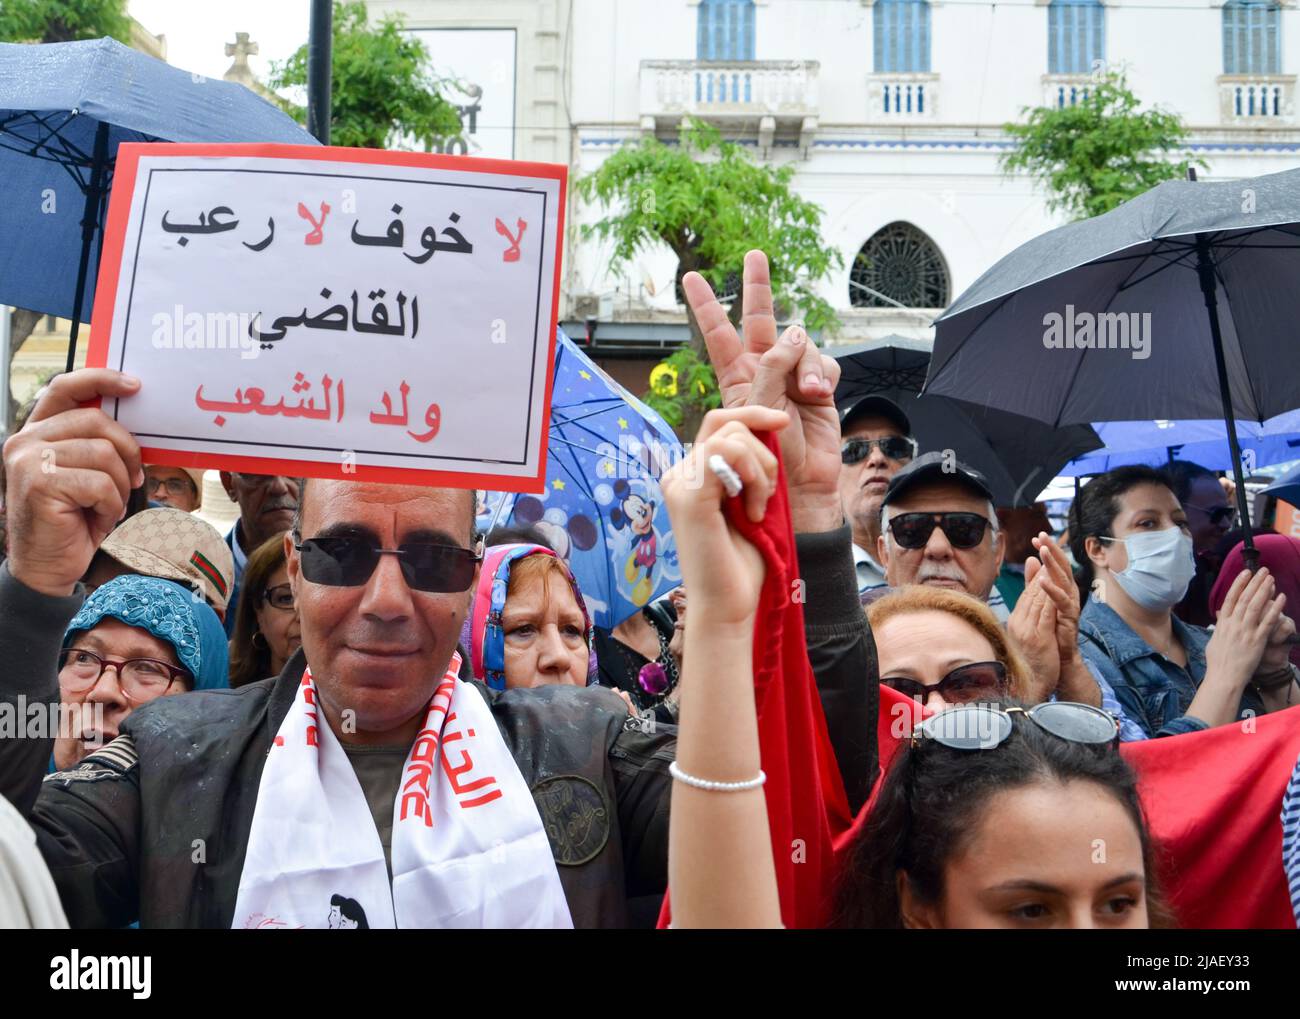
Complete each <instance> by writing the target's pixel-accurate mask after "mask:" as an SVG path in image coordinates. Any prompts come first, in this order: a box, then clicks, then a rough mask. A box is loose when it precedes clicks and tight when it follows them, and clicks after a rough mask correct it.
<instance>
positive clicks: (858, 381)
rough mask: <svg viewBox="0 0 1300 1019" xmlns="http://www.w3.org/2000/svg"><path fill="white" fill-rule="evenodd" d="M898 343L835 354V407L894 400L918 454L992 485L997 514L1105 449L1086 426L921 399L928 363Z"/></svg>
mask: <svg viewBox="0 0 1300 1019" xmlns="http://www.w3.org/2000/svg"><path fill="white" fill-rule="evenodd" d="M893 339H894V338H893V337H886V338H885V339H884V340H883V341H881V342H882V343H884V344H886V345H885V346H876V345H871V346H863V347H856V348H853V349H850V350H846V351H844V352H842V353H840V352H835V354H836V358H835V359H836V360H837V361H838V362H839V365H840V382H839V385H838V386H837V387H836V389H835V403H836V405H837V406H838V407H840V408H841V410H843V409H844V408H846V407H848V406H849V405H850V404H852V403H854V402H855V401H857V400H859V399H861V398H862V397H864V396H868V395H873V394H874V395H879V396H886V397H888V398H889V399H891V400H893V401H894V403H896V404H898V406H899V408H900V409H901V410H902V411H903V413H904V414H906V415H907V418H908V420H909V421H910V422H911V424H912V432H913V436H914V437H915V439H916V441H917V445H918V446H919V448H920V452H922V453H928V452H930V451H932V450H944V449H951V450H952V451H953V452H954V454H955V455H956V458H957V459H958V460H960V461H961V462H962V463H965V464H969V465H970V466H971V467H974V468H976V469H977V470H979V471H980V472H982V473H983V474H984V476H985V477H987V478H988V479H989V482H990V484H991V485H992V487H993V497H994V501H995V502H996V503H997V504H998V505H999V506H1005V507H1011V506H1026V505H1030V504H1032V503H1033V502H1034V499H1035V498H1036V496H1037V494H1038V492H1039V491H1040V490H1041V489H1043V488H1044V487H1045V486H1046V485H1047V484H1048V482H1050V481H1051V479H1052V477H1053V476H1054V475H1056V474H1058V473H1059V472H1060V470H1061V469H1062V467H1063V466H1064V465H1065V464H1066V462H1067V461H1069V460H1070V459H1071V458H1073V457H1078V456H1080V455H1082V454H1084V453H1087V452H1088V451H1089V450H1094V449H1097V448H1098V447H1099V446H1100V445H1101V440H1100V439H1099V438H1098V437H1097V434H1096V433H1095V432H1094V431H1093V430H1092V428H1090V427H1089V426H1088V425H1070V426H1069V427H1065V428H1045V427H1043V425H1042V424H1041V423H1040V422H1037V421H1033V420H1031V419H1029V418H1026V417H1023V416H1021V415H1019V414H1011V413H1008V412H1006V411H1001V410H992V409H990V408H988V407H980V406H978V405H976V404H971V403H965V402H963V401H960V400H952V399H949V398H947V397H943V396H922V395H920V392H921V386H922V383H924V381H925V373H926V370H927V369H928V367H929V364H930V355H929V353H928V352H927V351H924V350H917V349H911V348H906V347H901V346H897V345H895V344H893V343H891V342H890V341H891V340H893Z"/></svg>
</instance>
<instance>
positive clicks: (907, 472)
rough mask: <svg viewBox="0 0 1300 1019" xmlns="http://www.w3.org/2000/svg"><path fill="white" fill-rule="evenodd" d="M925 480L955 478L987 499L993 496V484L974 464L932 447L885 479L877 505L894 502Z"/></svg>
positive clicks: (991, 498) (948, 479)
mask: <svg viewBox="0 0 1300 1019" xmlns="http://www.w3.org/2000/svg"><path fill="white" fill-rule="evenodd" d="M929 481H956V482H957V483H958V484H962V485H965V486H966V487H967V488H969V489H970V490H971V491H973V492H976V493H977V494H979V495H981V496H983V497H984V498H985V499H988V500H989V501H990V502H991V501H992V500H993V488H992V487H991V486H990V485H989V481H988V478H986V477H985V476H984V475H983V474H981V473H980V472H979V471H977V470H976V469H975V468H974V467H970V466H968V465H966V464H964V463H962V462H961V461H960V460H954V459H953V458H952V457H950V456H949V455H948V454H947V453H945V452H942V451H940V450H932V451H931V452H929V453H922V454H921V455H920V456H918V457H917V458H916V459H915V460H913V461H912V462H911V463H909V464H907V465H906V466H904V467H902V468H900V469H899V471H898V473H896V474H895V475H894V476H893V477H892V478H890V479H889V487H888V488H886V489H885V498H884V499H882V500H881V506H888V505H889V504H890V503H891V502H896V501H897V500H898V499H899V498H901V497H902V495H903V494H904V493H905V492H907V491H909V490H910V489H913V488H916V487H917V486H918V485H923V484H925V483H926V482H929Z"/></svg>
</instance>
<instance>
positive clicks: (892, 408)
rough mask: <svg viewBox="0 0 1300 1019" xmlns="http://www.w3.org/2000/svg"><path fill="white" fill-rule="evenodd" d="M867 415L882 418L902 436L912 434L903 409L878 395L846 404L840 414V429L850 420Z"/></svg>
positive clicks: (887, 398) (885, 397)
mask: <svg viewBox="0 0 1300 1019" xmlns="http://www.w3.org/2000/svg"><path fill="white" fill-rule="evenodd" d="M867 415H874V416H875V417H882V418H884V419H885V420H886V421H888V422H889V423H890V424H892V425H893V426H894V427H895V428H897V429H898V430H899V431H900V432H902V433H903V434H904V435H908V436H910V435H911V434H912V422H910V421H908V420H907V415H906V414H904V413H903V409H902V408H901V407H900V406H899V405H898V404H896V403H895V402H894V401H893V400H891V399H890V398H889V397H887V396H880V395H872V396H864V397H862V398H861V399H860V400H854V401H853V402H852V403H850V404H848V405H847V406H846V407H845V408H844V409H843V410H842V411H841V412H840V429H841V430H843V429H844V427H845V426H846V425H847V424H848V423H849V421H850V419H852V418H858V417H866V416H867Z"/></svg>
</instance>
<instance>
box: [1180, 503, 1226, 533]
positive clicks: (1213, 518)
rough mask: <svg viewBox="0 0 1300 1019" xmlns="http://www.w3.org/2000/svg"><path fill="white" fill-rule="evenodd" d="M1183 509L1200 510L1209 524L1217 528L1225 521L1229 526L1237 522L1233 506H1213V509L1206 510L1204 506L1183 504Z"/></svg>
mask: <svg viewBox="0 0 1300 1019" xmlns="http://www.w3.org/2000/svg"><path fill="white" fill-rule="evenodd" d="M1183 508H1184V509H1194V510H1200V511H1201V512H1202V513H1204V514H1205V515H1206V516H1207V517H1209V518H1210V523H1212V524H1213V525H1214V526H1215V527H1219V526H1221V525H1222V524H1223V522H1224V521H1225V520H1226V521H1227V522H1228V524H1229V526H1231V525H1232V524H1235V523H1236V522H1237V508H1236V507H1235V506H1215V507H1214V509H1206V508H1205V507H1204V506H1198V505H1196V503H1194V502H1188V503H1184V504H1183Z"/></svg>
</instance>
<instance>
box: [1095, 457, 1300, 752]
mask: <svg viewBox="0 0 1300 1019" xmlns="http://www.w3.org/2000/svg"><path fill="white" fill-rule="evenodd" d="M1070 548H1071V551H1072V552H1073V553H1074V558H1075V560H1076V561H1077V562H1078V563H1080V564H1081V571H1082V576H1081V578H1080V579H1081V582H1082V584H1083V586H1084V587H1085V589H1086V590H1088V591H1089V592H1090V597H1089V598H1088V603H1087V605H1086V606H1084V609H1083V611H1082V613H1080V616H1079V645H1080V650H1081V652H1082V654H1083V657H1084V659H1085V661H1087V662H1088V663H1089V664H1090V665H1091V666H1093V669H1094V672H1096V673H1097V674H1098V677H1099V679H1100V681H1101V684H1102V686H1103V692H1108V691H1106V690H1105V688H1106V687H1107V686H1109V687H1110V689H1111V690H1112V691H1113V693H1114V696H1115V697H1116V699H1118V701H1119V703H1120V704H1121V705H1122V706H1123V708H1124V713H1125V714H1126V715H1127V716H1128V718H1129V719H1130V720H1131V721H1132V722H1134V723H1136V724H1137V725H1138V726H1139V727H1140V728H1141V729H1142V731H1143V732H1144V733H1145V734H1146V735H1147V736H1172V735H1177V734H1179V733H1184V732H1191V731H1193V730H1196V729H1204V728H1208V727H1210V726H1215V725H1225V724H1227V723H1229V722H1231V721H1233V720H1234V719H1236V718H1238V717H1250V716H1251V715H1258V714H1263V713H1265V712H1269V711H1276V710H1280V709H1282V708H1285V707H1287V706H1289V705H1291V704H1300V689H1297V686H1296V681H1295V674H1294V673H1293V670H1292V668H1291V666H1290V663H1289V661H1288V651H1289V648H1290V645H1289V644H1288V643H1287V638H1288V637H1289V636H1290V635H1292V634H1293V633H1294V632H1295V626H1294V624H1293V623H1292V622H1291V621H1290V620H1289V619H1288V618H1287V617H1286V616H1284V615H1283V614H1282V608H1283V605H1284V604H1285V602H1286V598H1285V596H1284V595H1278V594H1277V593H1276V590H1275V585H1274V581H1273V577H1272V575H1271V574H1270V573H1269V572H1268V570H1267V569H1261V570H1260V571H1259V572H1258V573H1256V574H1254V575H1253V576H1252V575H1251V574H1250V573H1248V572H1243V573H1242V574H1241V575H1239V576H1238V577H1237V578H1236V580H1234V581H1233V584H1232V586H1231V588H1230V589H1229V590H1228V594H1227V596H1226V597H1225V599H1224V602H1223V607H1222V609H1221V610H1220V611H1219V616H1218V620H1217V622H1216V625H1215V628H1214V630H1213V631H1210V630H1205V629H1203V628H1201V627H1199V626H1191V625H1189V624H1187V623H1184V622H1182V621H1181V620H1180V619H1177V618H1175V617H1174V615H1173V608H1174V606H1175V605H1177V604H1178V602H1179V601H1181V600H1182V597H1183V595H1184V594H1185V593H1186V591H1187V585H1188V583H1189V582H1190V581H1191V579H1192V575H1193V573H1194V572H1195V570H1196V564H1195V561H1194V559H1193V557H1192V539H1191V534H1190V530H1189V528H1188V523H1187V516H1186V514H1185V513H1184V512H1183V509H1182V507H1181V505H1180V504H1179V502H1178V499H1177V497H1176V496H1175V495H1174V493H1173V490H1172V489H1171V488H1170V487H1169V482H1168V480H1167V478H1166V477H1165V475H1164V474H1163V473H1162V472H1160V471H1158V470H1156V469H1154V468H1151V467H1140V466H1134V467H1120V468H1118V469H1116V470H1113V471H1109V472H1108V473H1106V474H1103V475H1101V476H1100V477H1097V478H1094V479H1093V480H1092V481H1091V482H1089V483H1088V484H1087V485H1086V486H1085V487H1084V488H1083V490H1082V491H1081V492H1080V493H1079V496H1078V497H1077V498H1076V499H1075V501H1074V505H1073V506H1071V507H1070Z"/></svg>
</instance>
